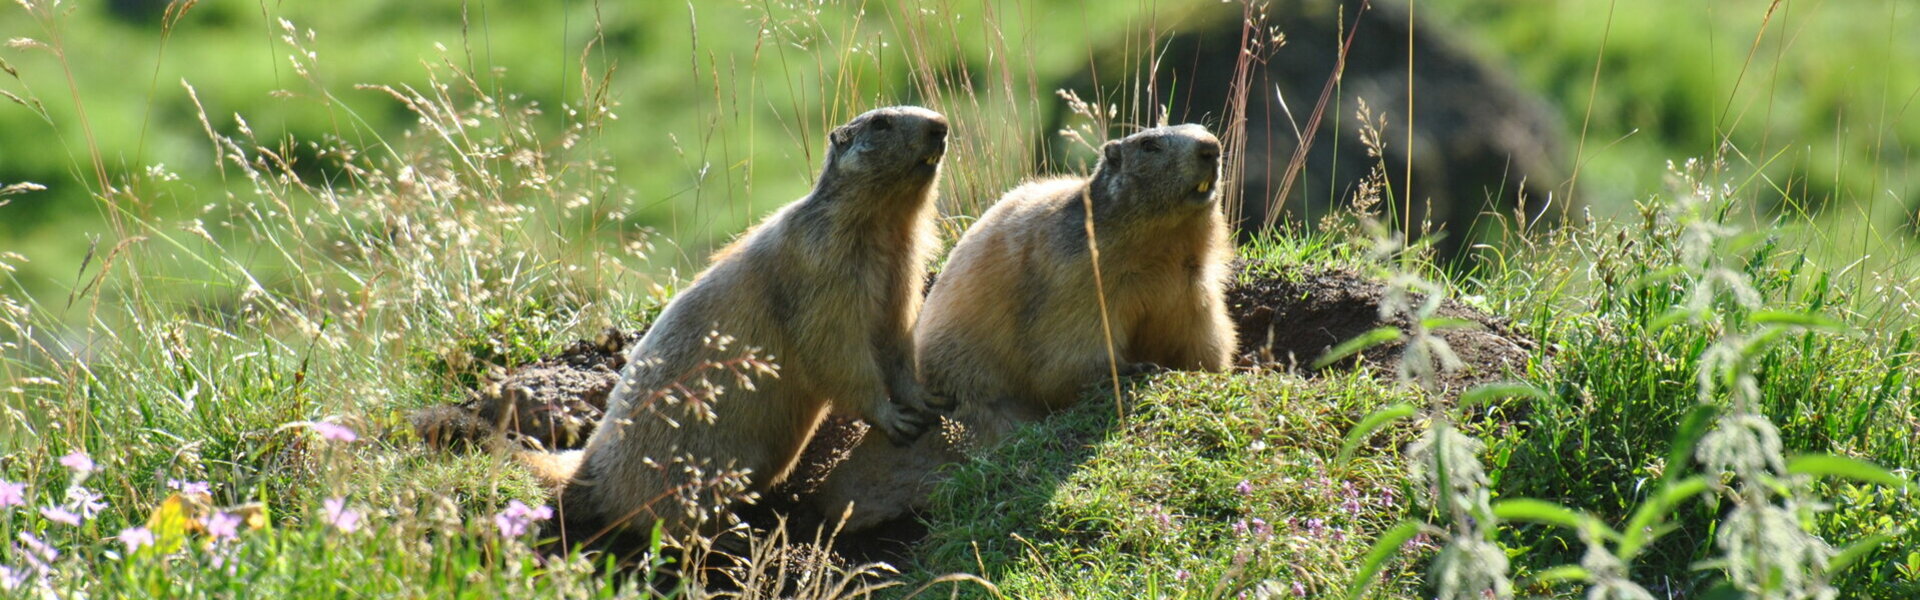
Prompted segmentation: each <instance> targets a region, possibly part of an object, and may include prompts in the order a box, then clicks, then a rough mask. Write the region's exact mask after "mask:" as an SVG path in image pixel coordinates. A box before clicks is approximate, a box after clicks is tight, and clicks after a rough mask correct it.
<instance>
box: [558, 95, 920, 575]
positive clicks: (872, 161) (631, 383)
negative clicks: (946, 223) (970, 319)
mask: <svg viewBox="0 0 1920 600" xmlns="http://www.w3.org/2000/svg"><path fill="white" fill-rule="evenodd" d="M946 135H947V121H946V118H945V117H942V116H941V115H940V114H939V113H936V112H933V111H930V110H927V109H924V108H918V107H893V108H882V109H876V110H873V111H869V112H867V113H865V114H862V115H860V116H859V117H857V118H855V119H853V120H852V121H850V122H848V123H847V124H846V125H843V126H841V127H839V128H837V129H835V130H834V131H833V132H832V134H831V135H830V136H829V137H830V144H829V148H828V151H827V158H826V166H825V167H824V168H823V169H822V170H821V173H820V179H819V181H817V182H816V183H815V185H814V188H813V191H812V192H811V193H809V194H808V195H807V196H806V197H805V198H802V199H800V200H799V201H796V202H794V203H792V204H789V205H787V206H786V207H784V208H782V209H780V210H779V211H778V212H775V213H774V214H773V215H772V216H769V217H767V219H766V220H765V221H763V222H761V223H760V224H759V225H758V226H756V227H754V228H753V229H752V230H750V231H749V232H748V233H747V234H746V235H744V236H742V237H741V238H740V239H739V240H736V241H734V242H733V243H732V244H729V245H728V246H727V247H726V248H724V249H722V250H720V251H719V252H717V253H715V254H714V257H713V264H712V266H710V267H708V268H707V270H706V271H705V272H703V273H701V274H700V275H699V276H698V277H696V278H694V281H693V283H692V284H690V285H688V286H687V288H686V290H684V291H682V292H681V293H680V294H679V295H678V296H677V297H675V298H674V299H673V300H672V301H671V302H670V303H669V304H668V305H667V307H666V309H665V310H664V311H663V312H662V313H661V314H660V317H659V318H658V319H657V320H655V321H654V323H653V326H652V328H651V329H650V330H649V331H648V332H647V334H646V336H645V337H644V338H642V339H641V340H640V342H639V343H638V344H636V345H635V346H634V347H633V348H632V349H631V350H630V351H629V354H628V358H627V366H626V368H625V369H624V370H623V371H622V373H621V377H620V382H619V383H618V384H617V385H616V387H615V388H614V390H613V392H612V394H611V395H610V396H609V399H608V406H607V415H606V417H605V420H604V421H603V422H602V424H601V426H600V428H598V429H597V430H595V431H594V433H593V435H592V436H591V437H590V438H588V440H587V445H586V447H585V449H583V450H581V451H579V452H575V453H564V454H551V453H546V454H523V455H522V458H523V460H524V461H525V462H527V463H528V464H530V465H531V466H533V467H534V468H535V470H536V471H540V472H541V475H542V477H543V479H545V480H547V481H548V482H549V483H550V484H553V485H556V486H559V487H561V489H560V491H559V495H558V498H557V503H558V505H559V506H560V513H561V514H560V516H561V518H562V520H563V523H566V524H567V525H566V526H568V527H572V528H574V530H575V531H573V532H572V533H571V535H573V536H575V537H586V536H592V535H596V534H597V533H598V532H599V531H600V528H603V527H612V528H619V527H625V526H629V525H631V526H634V527H636V528H639V529H642V530H644V529H645V528H648V527H650V526H651V525H652V524H653V522H654V521H655V520H659V521H660V522H661V523H662V524H663V528H664V531H665V532H666V533H667V534H668V535H669V536H675V537H677V536H680V535H683V534H686V533H690V532H693V531H694V530H695V528H696V527H697V526H698V525H699V523H700V522H702V521H703V520H704V516H705V515H707V514H710V511H712V510H715V509H718V508H724V507H714V506H701V505H700V503H702V502H706V503H712V501H713V500H714V498H713V497H711V496H707V497H702V496H703V495H706V494H710V490H707V489H703V487H702V486H704V485H707V484H708V483H710V482H704V481H697V480H699V479H702V478H711V477H714V476H715V475H716V474H717V473H720V472H723V471H727V470H732V469H749V470H751V472H750V474H749V475H748V485H747V489H748V490H749V491H761V490H764V489H766V488H767V487H768V486H770V485H772V484H774V483H777V482H778V481H779V480H780V478H781V477H783V476H784V475H785V474H786V473H787V472H788V470H789V469H791V468H792V466H793V462H794V459H795V458H796V457H797V456H798V455H799V453H800V450H801V449H802V447H803V446H804V445H805V444H806V442H807V439H808V437H810V436H811V435H812V434H813V430H814V428H815V427H816V426H817V425H818V423H819V421H820V419H821V417H822V416H824V415H825V414H826V411H827V409H828V407H829V405H831V406H833V407H835V408H838V409H839V410H841V411H844V412H846V413H847V414H853V415H859V416H860V417H861V418H862V419H864V420H866V421H867V422H868V423H871V424H872V425H874V427H875V428H876V429H879V430H880V431H882V432H884V434H885V435H886V437H888V438H891V439H893V440H895V441H897V442H899V443H902V444H904V443H908V442H910V441H912V440H914V439H916V438H917V437H918V436H919V435H920V434H921V433H922V432H923V431H924V430H925V429H926V427H927V426H928V425H930V424H931V423H932V422H933V420H934V417H933V416H932V415H931V414H930V413H929V412H928V411H929V410H932V409H934V408H940V404H942V403H936V402H935V401H934V400H933V399H932V398H931V397H929V396H928V395H927V393H926V392H925V391H923V390H922V388H921V386H920V384H919V383H918V381H917V380H916V379H915V377H914V371H913V345H912V342H913V340H912V327H913V322H914V316H915V314H916V313H917V312H918V311H919V308H920V303H921V288H922V285H923V284H922V282H923V281H924V278H925V269H926V265H927V262H928V261H929V260H930V259H931V258H932V256H931V254H932V252H933V251H934V250H935V243H936V239H935V237H934V233H933V230H932V225H933V218H934V215H935V208H934V195H935V183H936V181H937V179H938V178H939V169H940V165H939V163H940V158H941V157H942V155H943V154H944V152H945V150H946ZM710 332H717V333H719V334H721V335H726V336H731V337H733V338H735V339H737V340H738V342H737V344H736V346H735V347H736V348H744V347H757V348H760V349H761V350H762V351H763V352H764V353H766V354H768V355H771V358H772V359H773V360H774V361H775V362H777V363H778V365H779V374H778V377H777V378H775V377H765V376H761V377H755V378H754V381H753V382H752V385H751V386H747V385H735V386H731V387H730V388H729V389H728V390H727V391H726V393H725V394H724V395H722V396H720V397H719V398H718V399H717V401H715V402H713V403H711V405H710V408H711V409H712V411H713V412H714V413H716V418H714V419H713V420H712V422H711V423H708V422H705V421H703V420H701V419H699V418H698V417H697V416H696V415H695V414H694V412H693V410H691V409H690V408H689V407H688V403H685V402H681V403H667V402H664V401H661V400H660V399H659V397H658V393H659V392H661V391H664V390H668V389H671V388H673V387H674V386H675V385H676V384H677V383H679V382H680V380H681V379H682V378H684V377H687V376H689V375H695V376H697V375H698V371H700V370H702V369H703V368H706V367H705V366H704V365H708V364H710V363H708V361H724V360H728V359H731V358H737V356H734V355H730V354H728V353H716V352H714V351H713V350H712V349H711V348H710V347H709V346H710V345H709V343H708V337H709V333H710ZM718 376H719V377H721V378H730V376H729V375H725V374H720V375H718ZM683 458H685V459H691V460H690V461H687V460H682V459H683ZM583 527H589V528H590V529H589V530H588V531H580V529H581V528H583ZM562 533H563V537H564V536H565V535H567V532H564V531H563V532H562Z"/></svg>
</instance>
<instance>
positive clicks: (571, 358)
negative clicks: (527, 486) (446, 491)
mask: <svg viewBox="0 0 1920 600" xmlns="http://www.w3.org/2000/svg"><path fill="white" fill-rule="evenodd" d="M642 333H644V332H640V331H621V330H618V329H612V328H609V329H607V330H605V331H602V332H601V333H600V335H599V336H596V337H595V338H594V339H592V340H576V341H574V342H573V343H572V344H568V345H567V347H566V348H565V349H563V350H561V351H560V353H559V354H555V355H553V356H549V357H546V358H542V359H540V360H539V361H537V362H533V363H530V364H526V365H520V366H516V367H511V368H509V369H506V370H503V371H499V372H495V373H492V374H489V375H488V377H487V379H488V381H487V382H486V383H485V384H483V385H482V386H481V387H480V389H478V390H470V391H468V392H467V398H468V399H467V401H466V402H463V403H461V404H458V405H453V406H435V407H430V408H426V409H423V410H421V411H418V412H415V413H414V414H413V415H412V416H411V417H410V420H411V421H412V423H413V426H414V430H415V432H416V433H418V434H419V435H420V439H422V440H425V441H426V442H427V444H428V445H430V446H432V447H435V448H450V449H460V448H464V447H469V446H479V445H483V444H485V443H486V441H487V440H488V439H489V438H490V437H492V436H493V435H494V434H496V433H498V434H504V435H505V436H506V437H507V438H508V439H509V440H513V441H516V442H519V443H520V444H522V445H525V446H527V447H531V448H540V449H548V450H560V449H571V448H579V447H581V446H582V445H584V444H586V442H587V436H590V435H593V429H594V427H595V426H597V425H598V424H599V423H600V416H601V415H602V414H604V413H605V412H606V409H607V395H608V394H610V393H612V392H613V386H614V384H615V383H616V382H618V381H619V379H620V369H621V368H623V367H625V366H626V365H627V359H626V355H625V353H624V350H625V349H626V347H627V344H630V343H633V342H635V341H638V340H639V339H640V335H641V334H642Z"/></svg>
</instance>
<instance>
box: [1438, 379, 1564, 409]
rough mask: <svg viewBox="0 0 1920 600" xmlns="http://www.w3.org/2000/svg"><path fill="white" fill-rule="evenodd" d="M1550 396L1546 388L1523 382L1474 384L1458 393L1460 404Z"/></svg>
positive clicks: (1478, 403) (1536, 398)
mask: <svg viewBox="0 0 1920 600" xmlns="http://www.w3.org/2000/svg"><path fill="white" fill-rule="evenodd" d="M1551 397H1552V396H1550V395H1548V394H1547V391H1546V390H1543V389H1540V388H1537V387H1534V386H1531V385H1527V384H1524V383H1515V382H1505V383H1489V384H1486V385H1479V386H1474V387H1473V389H1470V390H1467V393H1465V394H1461V395H1460V406H1479V405H1481V404H1483V403H1488V402H1492V401H1494V400H1498V399H1501V398H1532V399H1534V400H1546V399H1549V398H1551Z"/></svg>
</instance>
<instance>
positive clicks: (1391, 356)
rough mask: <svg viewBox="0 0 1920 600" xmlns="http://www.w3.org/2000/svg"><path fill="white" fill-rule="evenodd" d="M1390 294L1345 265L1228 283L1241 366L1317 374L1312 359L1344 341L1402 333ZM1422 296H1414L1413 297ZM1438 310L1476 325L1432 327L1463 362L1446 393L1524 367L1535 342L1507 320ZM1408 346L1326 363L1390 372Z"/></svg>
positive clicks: (1445, 381) (1447, 305) (1445, 306)
mask: <svg viewBox="0 0 1920 600" xmlns="http://www.w3.org/2000/svg"><path fill="white" fill-rule="evenodd" d="M1385 294H1386V286H1385V285H1384V284H1382V283H1381V282H1379V281H1377V280H1374V279H1370V278H1367V277H1363V276H1361V275H1358V274H1355V273H1352V272H1349V271H1341V270H1326V269H1287V270H1281V271H1280V272H1279V273H1278V275H1277V276H1262V277H1259V278H1256V279H1253V280H1252V281H1250V282H1246V283H1240V282H1237V281H1236V283H1235V284H1234V285H1233V286H1231V287H1229V288H1228V289H1227V310H1228V312H1229V313H1230V314H1231V315H1232V317H1233V321H1234V326H1235V327H1236V329H1237V330H1238V331H1239V333H1240V351H1239V352H1240V364H1241V366H1247V367H1261V368H1277V369H1286V370H1293V371H1298V372H1302V373H1305V374H1308V375H1312V374H1314V373H1315V372H1317V371H1315V370H1314V369H1312V365H1313V363H1314V362H1315V361H1317V360H1318V359H1319V358H1320V357H1321V356H1323V355H1325V354H1326V352H1327V351H1328V350H1330V349H1332V348H1333V347H1334V346H1337V345H1339V344H1340V343H1341V342H1344V341H1347V340H1350V339H1353V338H1355V337H1358V336H1360V335H1361V334H1364V333H1366V332H1368V331H1371V330H1373V329H1377V328H1380V327H1383V326H1392V327H1397V328H1400V329H1401V330H1402V331H1405V330H1406V329H1407V328H1409V327H1411V326H1412V323H1411V322H1410V321H1409V320H1408V319H1407V318H1406V317H1405V316H1404V315H1402V314H1396V315H1394V316H1393V317H1391V318H1382V317H1381V316H1380V303H1381V301H1382V300H1383V299H1384V297H1385ZM1420 301H1421V299H1420V297H1417V296H1416V297H1415V298H1414V300H1413V302H1415V303H1418V302H1420ZM1437 312H1438V316H1440V317H1446V318H1452V319H1460V320H1464V321H1467V322H1470V323H1473V326H1472V327H1466V328H1459V329H1453V328H1449V329H1442V330H1440V331H1437V332H1435V333H1436V335H1438V336H1439V337H1440V338H1441V339H1442V340H1445V341H1446V342H1447V346H1448V347H1449V348H1451V349H1452V350H1453V352H1454V354H1456V355H1458V356H1459V357H1460V362H1461V363H1462V368H1461V369H1459V370H1457V371H1454V372H1451V373H1445V374H1443V375H1442V376H1441V377H1440V382H1439V383H1441V384H1442V386H1443V388H1444V389H1445V390H1446V391H1447V392H1448V393H1450V394H1457V393H1459V392H1461V391H1464V390H1465V389H1466V388H1467V387H1470V386H1473V385H1476V384H1481V383H1488V382H1491V381H1496V380H1499V379H1500V378H1502V377H1504V376H1506V375H1507V374H1509V373H1514V372H1518V371H1520V370H1521V369H1523V368H1525V366H1526V364H1527V358H1528V356H1529V355H1530V354H1531V351H1532V350H1533V348H1534V342H1533V340H1530V339H1527V338H1526V337H1525V336H1522V335H1519V334H1518V333H1515V332H1514V331H1513V330H1512V328H1511V327H1509V326H1508V323H1507V320H1506V319H1503V318H1500V317H1495V316H1493V315H1489V314H1486V313H1483V312H1480V311H1479V310H1477V309H1474V308H1473V307H1470V306H1467V305H1465V304H1462V303H1460V302H1457V301H1454V300H1452V299H1447V300H1445V301H1443V302H1442V303H1441V304H1440V309H1439V311H1437ZM1405 347H1406V344H1405V343H1403V342H1390V343H1384V344H1380V345H1376V346H1374V347H1372V348H1369V349H1367V350H1365V351H1363V352H1361V353H1360V354H1358V355H1356V356H1353V357H1348V358H1345V359H1342V360H1339V361H1335V362H1333V363H1332V364H1329V365H1327V366H1326V367H1325V369H1341V370H1345V369H1352V368H1354V367H1355V366H1361V367H1364V368H1368V369H1375V370H1378V371H1381V372H1384V373H1388V374H1392V373H1395V372H1396V365H1397V364H1398V362H1399V360H1400V357H1401V351H1402V350H1403V349H1404V348H1405Z"/></svg>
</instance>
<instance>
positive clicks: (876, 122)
mask: <svg viewBox="0 0 1920 600" xmlns="http://www.w3.org/2000/svg"><path fill="white" fill-rule="evenodd" d="M869 126H870V127H873V130H874V131H886V130H888V129H893V122H892V121H888V120H887V118H886V117H874V118H873V121H872V122H871V123H869Z"/></svg>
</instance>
